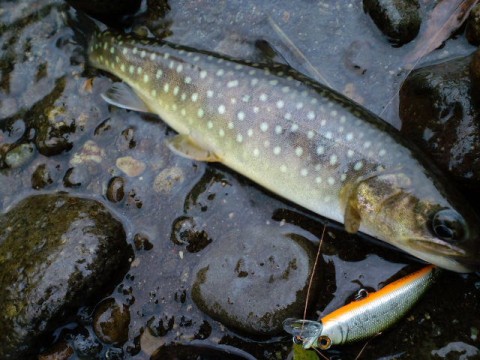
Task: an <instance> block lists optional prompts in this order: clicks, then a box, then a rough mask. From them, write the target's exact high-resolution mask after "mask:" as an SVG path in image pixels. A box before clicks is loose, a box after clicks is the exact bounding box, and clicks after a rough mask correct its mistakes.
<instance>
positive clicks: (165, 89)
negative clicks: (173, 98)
mask: <svg viewBox="0 0 480 360" xmlns="http://www.w3.org/2000/svg"><path fill="white" fill-rule="evenodd" d="M169 89H170V85H169V84H168V83H165V85H163V91H164V92H166V93H168V90H169Z"/></svg>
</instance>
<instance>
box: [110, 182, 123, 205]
mask: <svg viewBox="0 0 480 360" xmlns="http://www.w3.org/2000/svg"><path fill="white" fill-rule="evenodd" d="M124 188H125V180H124V179H123V177H121V176H115V177H113V178H111V179H110V181H109V182H108V187H107V199H108V200H110V201H111V202H113V203H116V202H119V201H122V200H123V198H124V196H125V189H124Z"/></svg>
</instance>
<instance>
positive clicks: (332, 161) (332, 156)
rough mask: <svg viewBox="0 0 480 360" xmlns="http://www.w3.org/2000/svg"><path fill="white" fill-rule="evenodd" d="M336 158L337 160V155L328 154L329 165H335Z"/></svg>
mask: <svg viewBox="0 0 480 360" xmlns="http://www.w3.org/2000/svg"><path fill="white" fill-rule="evenodd" d="M337 160H338V158H337V155H335V154H333V155H331V156H330V165H332V166H333V165H335V164H336V163H337Z"/></svg>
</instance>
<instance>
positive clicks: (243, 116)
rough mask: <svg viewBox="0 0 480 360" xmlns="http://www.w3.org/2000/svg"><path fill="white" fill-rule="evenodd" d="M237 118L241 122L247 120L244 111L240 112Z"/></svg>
mask: <svg viewBox="0 0 480 360" xmlns="http://www.w3.org/2000/svg"><path fill="white" fill-rule="evenodd" d="M237 118H238V120H240V121H243V120H245V113H244V112H243V111H239V112H238V114H237Z"/></svg>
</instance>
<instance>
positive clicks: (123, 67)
mask: <svg viewBox="0 0 480 360" xmlns="http://www.w3.org/2000/svg"><path fill="white" fill-rule="evenodd" d="M120 70H122V72H125V64H122V65H120Z"/></svg>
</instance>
